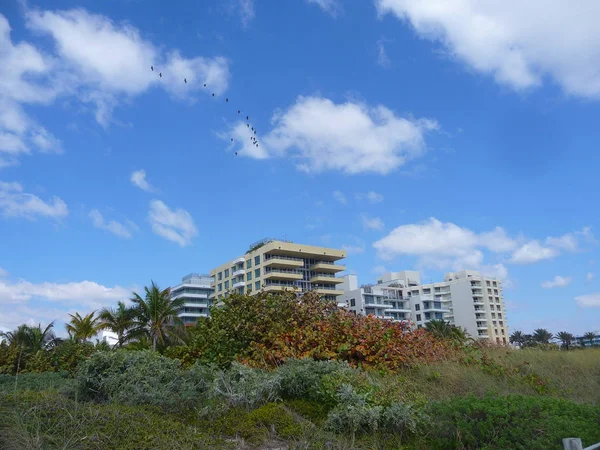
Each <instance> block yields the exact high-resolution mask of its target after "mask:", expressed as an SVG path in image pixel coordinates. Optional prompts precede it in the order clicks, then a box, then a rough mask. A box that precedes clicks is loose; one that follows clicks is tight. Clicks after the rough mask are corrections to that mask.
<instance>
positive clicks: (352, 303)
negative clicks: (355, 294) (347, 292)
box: [350, 298, 356, 307]
mask: <svg viewBox="0 0 600 450" xmlns="http://www.w3.org/2000/svg"><path fill="white" fill-rule="evenodd" d="M350 306H352V307H353V306H356V300H354V299H353V298H351V299H350Z"/></svg>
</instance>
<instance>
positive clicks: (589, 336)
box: [583, 331, 596, 347]
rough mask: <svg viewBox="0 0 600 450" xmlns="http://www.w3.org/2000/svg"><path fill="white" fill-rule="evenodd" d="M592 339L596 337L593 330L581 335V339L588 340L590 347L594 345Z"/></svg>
mask: <svg viewBox="0 0 600 450" xmlns="http://www.w3.org/2000/svg"><path fill="white" fill-rule="evenodd" d="M594 339H596V333H594V332H593V331H588V332H587V333H585V334H584V335H583V340H584V341H588V342H589V343H590V346H592V347H593V346H594Z"/></svg>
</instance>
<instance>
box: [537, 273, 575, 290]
mask: <svg viewBox="0 0 600 450" xmlns="http://www.w3.org/2000/svg"><path fill="white" fill-rule="evenodd" d="M571 281H572V277H561V276H560V275H556V276H555V277H554V278H553V279H552V280H549V281H544V282H542V283H541V286H542V287H543V288H544V289H552V288H557V287H565V286H568V285H569V284H570V283H571Z"/></svg>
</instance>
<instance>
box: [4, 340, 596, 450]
mask: <svg viewBox="0 0 600 450" xmlns="http://www.w3.org/2000/svg"><path fill="white" fill-rule="evenodd" d="M145 364H147V366H144V367H145V369H144V370H148V367H150V366H148V364H154V362H153V359H150V360H148V361H146V363H145ZM165 367H166V366H165ZM320 367H324V368H323V369H322V370H323V371H324V372H323V373H325V372H327V370H328V369H326V366H320ZM128 370H129V369H128ZM165 370H166V369H165ZM238 370H239V373H238V372H236V373H235V376H234V377H233V378H232V379H231V380H230V381H228V383H229V384H227V386H228V389H229V391H231V393H235V392H242V391H238V389H241V388H242V387H243V389H244V390H243V392H244V393H246V394H245V395H257V393H260V390H257V387H256V386H258V384H260V385H264V384H265V383H266V381H264V380H262V379H260V378H259V379H257V380H253V379H252V377H250V375H249V374H248V373H246V372H244V370H242V369H238ZM302 370H304V372H303V371H302ZM148 373H151V372H148ZM202 373H203V372H198V373H197V375H196V378H193V377H192V378H190V379H191V380H192V381H193V383H196V384H197V383H198V382H199V380H200V378H201V377H203V376H204V375H202ZM287 373H288V376H289V378H288V381H289V382H290V383H292V384H293V383H294V382H295V381H294V380H299V381H296V383H300V384H296V385H295V386H297V387H296V391H294V389H292V388H293V386H292V385H287V384H284V385H282V386H283V387H284V388H285V389H286V390H287V391H286V390H284V391H282V392H283V393H284V395H281V394H280V395H275V396H271V395H270V396H264V395H263V394H261V395H263V398H264V400H263V401H262V402H259V403H257V404H253V405H252V406H247V405H246V404H240V405H233V406H231V405H230V406H227V407H225V406H223V405H224V404H225V403H227V402H226V401H225V400H224V399H223V398H221V399H217V400H215V399H213V402H220V404H219V405H216V404H206V403H203V402H205V400H204V397H202V396H199V397H198V399H197V400H194V398H195V397H194V396H193V395H196V394H193V395H192V394H190V393H189V392H192V391H189V392H188V391H187V390H182V392H183V394H182V395H188V396H191V397H189V398H188V397H186V398H187V401H186V403H185V406H182V407H181V408H180V410H177V409H175V410H173V409H172V407H171V406H169V407H168V408H166V407H165V408H163V407H161V405H160V402H153V403H154V406H150V405H148V404H134V403H132V404H130V405H124V404H122V403H120V400H118V398H121V397H115V399H116V400H111V399H108V400H103V401H101V402H98V401H82V400H81V398H79V399H78V398H77V395H76V394H75V393H76V392H78V391H77V389H75V383H76V380H72V379H69V378H66V377H65V376H64V375H61V374H52V373H42V374H23V375H20V376H19V379H18V382H17V389H16V390H15V378H14V377H11V376H0V418H2V420H0V448H2V449H54V448H56V449H58V448H61V449H102V448H122V449H144V448H147V449H150V448H163V449H196V448H199V449H204V448H207V449H208V448H210V449H217V450H218V449H246V448H248V449H250V448H275V447H279V448H289V449H292V448H297V449H321V448H323V449H325V448H327V449H350V448H356V449H387V448H390V449H392V448H395V449H397V448H415V449H430V448H438V449H453V448H462V449H470V448H487V449H503V448H524V449H525V448H548V449H552V448H557V449H560V448H561V447H560V438H561V437H567V436H566V434H569V435H570V434H572V433H571V431H572V432H574V433H579V437H582V438H584V445H591V444H593V443H595V442H599V441H600V349H585V350H573V351H569V352H564V351H540V350H535V349H531V350H506V349H486V350H482V351H476V352H474V353H473V354H472V358H470V359H469V360H468V362H465V361H462V362H460V361H446V362H443V363H438V364H432V365H423V366H421V367H418V368H414V369H411V370H406V371H402V372H400V373H394V374H392V373H377V372H368V373H367V372H351V371H347V370H342V371H341V372H340V371H336V372H331V373H329V372H327V374H325V375H323V376H322V378H320V381H318V380H319V379H318V378H315V379H313V378H312V377H311V374H313V373H314V370H313V371H312V372H311V371H310V366H308V367H304V368H301V367H297V368H292V369H289V370H288V372H287ZM290 374H291V375H290ZM294 374H296V375H294ZM231 376H233V375H231ZM240 377H241V378H240ZM244 377H245V378H244ZM298 377H300V378H298ZM240 380H247V383H250V384H246V385H243V386H242V387H237V386H238V385H239V383H241V382H242V381H240ZM265 380H266V379H265ZM317 381H318V382H317ZM232 383H233V384H232ZM236 383H238V384H236ZM342 383H347V384H348V383H349V384H350V385H352V386H354V389H356V393H357V394H356V395H359V394H360V395H364V396H365V398H366V399H367V403H365V404H364V405H363V410H364V411H363V413H368V411H369V408H375V409H376V408H381V407H383V408H385V407H386V405H389V404H390V402H399V403H400V404H406V405H411V408H414V410H415V411H418V413H419V420H420V422H419V425H418V427H417V433H406V434H404V435H400V434H397V433H396V434H395V433H393V432H389V431H387V432H383V431H381V430H378V429H376V428H370V429H369V430H368V431H365V430H364V429H363V430H359V431H358V432H357V433H356V436H354V434H353V436H352V437H350V435H348V434H347V433H346V434H345V433H340V432H337V433H336V432H334V431H331V430H328V429H327V422H328V414H330V412H331V411H333V409H332V408H334V405H333V403H331V400H330V399H331V398H332V395H334V394H335V393H336V392H338V389H339V388H340V385H341V384H342ZM221 384H222V381H221ZM149 386H152V385H151V384H149ZM239 386H241V385H239ZM274 386H275V385H274ZM303 386H304V387H303ZM306 386H313V387H312V388H310V389H312V391H311V392H312V394H309V393H308V391H306V389H308V388H307V387H306ZM279 388H280V389H281V387H279ZM127 389H137V390H139V389H143V387H140V383H138V382H136V383H135V386H132V387H127ZM152 389H155V388H152ZM273 389H275V387H274V388H273ZM298 389H300V390H298ZM302 389H304V390H302ZM288 391H289V393H290V394H289V395H287V396H286V395H285V392H288ZM132 392H133V391H132ZM193 392H196V391H193ZM193 392H192V393H193ZM198 392H200V391H198ZM202 392H204V391H202ZM294 392H301V394H299V395H296V396H294V395H292V394H293V393H294ZM138 394H139V395H138V397H139V398H141V399H144V398H145V397H144V396H143V395H141V394H140V393H138ZM123 395H125V396H126V393H124V394H123ZM174 395H176V394H174ZM202 395H203V396H204V395H205V394H202ZM232 395H233V394H232ZM290 395H291V396H290ZM182 405H183V403H182ZM338 411H339V409H338ZM355 413H356V414H358V413H359V411H358V410H355V409H348V410H346V412H345V413H344V414H346V415H345V416H344V417H346V416H347V417H352V414H355ZM361 414H362V413H361ZM563 434H564V436H563ZM403 446H404V447H403Z"/></svg>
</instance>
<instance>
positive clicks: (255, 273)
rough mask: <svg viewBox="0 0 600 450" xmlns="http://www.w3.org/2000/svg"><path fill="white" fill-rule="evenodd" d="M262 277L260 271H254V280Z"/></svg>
mask: <svg viewBox="0 0 600 450" xmlns="http://www.w3.org/2000/svg"><path fill="white" fill-rule="evenodd" d="M258 277H260V269H254V278H258Z"/></svg>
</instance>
